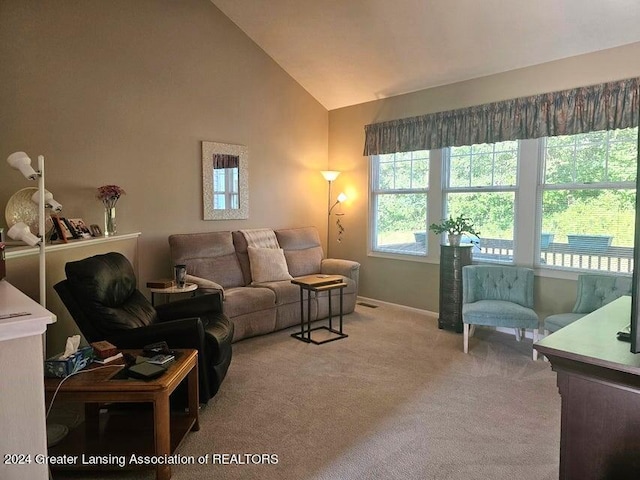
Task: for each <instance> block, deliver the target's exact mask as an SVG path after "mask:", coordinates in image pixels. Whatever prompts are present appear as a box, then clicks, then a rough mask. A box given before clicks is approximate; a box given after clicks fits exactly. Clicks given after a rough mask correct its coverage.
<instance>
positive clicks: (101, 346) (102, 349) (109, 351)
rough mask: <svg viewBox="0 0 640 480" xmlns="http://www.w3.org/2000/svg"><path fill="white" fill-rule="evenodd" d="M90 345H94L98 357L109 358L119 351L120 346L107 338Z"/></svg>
mask: <svg viewBox="0 0 640 480" xmlns="http://www.w3.org/2000/svg"><path fill="white" fill-rule="evenodd" d="M90 345H91V346H92V347H93V351H94V353H95V355H96V357H98V358H109V357H112V356H114V355H115V354H116V353H118V348H117V347H116V346H115V345H113V344H112V343H110V342H107V341H106V340H102V341H100V342H93V343H91V344H90Z"/></svg>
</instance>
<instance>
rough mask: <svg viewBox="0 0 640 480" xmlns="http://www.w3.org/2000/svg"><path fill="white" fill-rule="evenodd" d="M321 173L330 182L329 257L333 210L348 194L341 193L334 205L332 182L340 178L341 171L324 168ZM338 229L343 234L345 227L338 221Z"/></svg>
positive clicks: (328, 212)
mask: <svg viewBox="0 0 640 480" xmlns="http://www.w3.org/2000/svg"><path fill="white" fill-rule="evenodd" d="M320 173H321V174H322V176H323V177H324V179H325V180H326V181H327V182H329V199H328V203H327V253H326V255H327V257H328V256H329V231H330V229H331V212H332V211H333V209H334V208H335V207H336V205H338V204H339V203H342V202H344V201H345V200H346V199H347V196H346V195H345V194H344V193H340V195H338V198H337V200H336V201H335V203H334V204H333V205H332V204H331V183H332V182H333V181H334V180H335V179H336V178H338V176H339V175H340V172H339V171H337V170H322V171H321V172H320ZM338 222H339V219H338ZM338 229H339V231H340V234H342V232H343V231H344V228H343V227H342V225H340V224H339V223H338Z"/></svg>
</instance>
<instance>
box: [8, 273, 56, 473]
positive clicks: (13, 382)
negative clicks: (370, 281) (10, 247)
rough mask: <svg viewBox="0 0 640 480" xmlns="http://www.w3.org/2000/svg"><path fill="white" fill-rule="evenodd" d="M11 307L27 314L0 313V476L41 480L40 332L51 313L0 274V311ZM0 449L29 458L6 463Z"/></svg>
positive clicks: (44, 431) (43, 434) (11, 310)
mask: <svg viewBox="0 0 640 480" xmlns="http://www.w3.org/2000/svg"><path fill="white" fill-rule="evenodd" d="M16 312H28V313H29V315H25V316H19V317H13V318H2V319H0V392H1V393H0V425H2V435H1V436H0V453H1V454H2V459H1V460H3V461H2V462H0V478H2V479H3V480H22V479H24V478H33V479H38V480H40V479H41V480H46V479H47V478H48V469H47V465H46V464H45V465H40V464H38V463H36V459H35V456H36V455H46V454H47V427H46V421H45V408H44V372H43V363H44V355H43V348H42V334H43V333H44V332H45V330H46V329H47V325H48V324H51V323H53V322H55V321H56V316H55V315H54V314H52V313H51V312H49V311H48V310H46V309H44V308H43V307H42V306H40V304H39V303H37V302H35V301H33V300H32V299H31V298H29V297H28V296H26V295H25V294H23V293H22V292H21V291H20V290H18V289H17V288H15V287H14V286H13V285H11V284H10V283H9V282H7V281H6V280H2V281H0V316H3V315H7V314H11V313H16ZM5 454H18V455H19V454H23V455H30V457H25V458H30V460H29V463H25V464H22V465H7V464H5V463H4V455H5Z"/></svg>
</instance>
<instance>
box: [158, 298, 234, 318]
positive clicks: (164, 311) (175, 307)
mask: <svg viewBox="0 0 640 480" xmlns="http://www.w3.org/2000/svg"><path fill="white" fill-rule="evenodd" d="M155 308H156V312H158V322H160V323H164V322H167V321H171V320H179V319H182V318H189V317H202V316H205V315H208V314H211V313H222V294H221V293H220V292H216V293H210V294H207V295H200V296H197V297H191V298H185V299H183V300H178V301H175V302H170V303H165V304H162V305H158V306H157V307H155Z"/></svg>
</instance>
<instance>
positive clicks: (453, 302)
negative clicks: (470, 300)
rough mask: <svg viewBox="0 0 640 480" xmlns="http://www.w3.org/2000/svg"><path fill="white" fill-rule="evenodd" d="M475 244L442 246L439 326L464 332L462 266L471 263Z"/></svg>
mask: <svg viewBox="0 0 640 480" xmlns="http://www.w3.org/2000/svg"><path fill="white" fill-rule="evenodd" d="M472 248H473V245H460V246H458V247H452V246H449V245H441V246H440V314H439V317H438V328H446V329H447V330H455V331H456V332H458V333H462V267H464V266H465V265H471V250H472Z"/></svg>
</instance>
